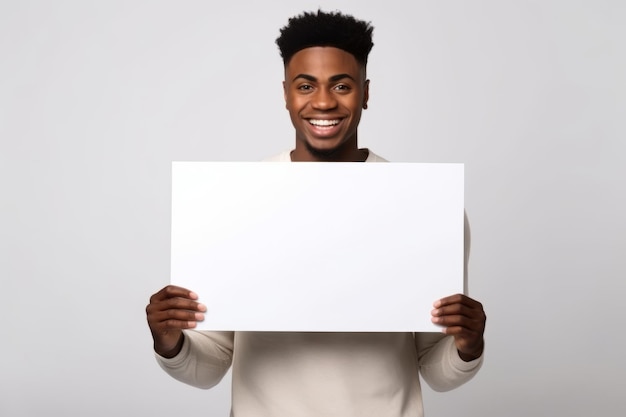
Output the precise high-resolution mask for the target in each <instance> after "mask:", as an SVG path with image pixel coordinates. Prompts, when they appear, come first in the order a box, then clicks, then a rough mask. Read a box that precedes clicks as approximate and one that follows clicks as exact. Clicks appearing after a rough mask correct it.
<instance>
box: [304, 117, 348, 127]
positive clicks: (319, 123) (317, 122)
mask: <svg viewBox="0 0 626 417" xmlns="http://www.w3.org/2000/svg"><path fill="white" fill-rule="evenodd" d="M308 121H309V123H310V124H312V125H313V126H315V127H321V128H324V127H329V128H330V127H333V126H337V125H338V124H339V122H341V120H340V119H334V120H325V119H309V120H308Z"/></svg>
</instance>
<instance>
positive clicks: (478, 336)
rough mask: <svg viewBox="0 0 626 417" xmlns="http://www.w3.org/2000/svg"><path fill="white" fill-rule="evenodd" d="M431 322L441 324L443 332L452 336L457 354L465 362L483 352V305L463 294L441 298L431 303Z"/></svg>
mask: <svg viewBox="0 0 626 417" xmlns="http://www.w3.org/2000/svg"><path fill="white" fill-rule="evenodd" d="M433 306H434V307H435V309H434V310H433V311H432V312H431V314H432V316H433V317H432V322H433V323H435V324H439V325H441V326H443V329H442V331H443V333H445V334H448V335H452V336H454V343H455V344H456V348H457V350H458V351H459V356H460V357H461V359H463V360H464V361H466V362H469V361H471V360H474V359H476V358H478V357H480V355H481V354H482V352H483V347H484V340H483V334H484V333H485V322H486V321H487V316H486V315H485V312H484V310H483V305H482V304H481V303H479V302H478V301H476V300H473V299H471V298H470V297H468V296H466V295H463V294H455V295H452V296H450V297H445V298H442V299H441V300H437V301H435V303H434V304H433Z"/></svg>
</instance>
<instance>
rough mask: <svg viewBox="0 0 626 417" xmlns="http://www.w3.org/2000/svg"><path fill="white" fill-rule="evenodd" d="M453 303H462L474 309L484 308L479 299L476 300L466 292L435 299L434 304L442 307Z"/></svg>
mask: <svg viewBox="0 0 626 417" xmlns="http://www.w3.org/2000/svg"><path fill="white" fill-rule="evenodd" d="M451 304H462V305H465V306H467V307H470V308H474V309H480V310H482V309H483V305H482V304H481V303H480V302H479V301H476V300H474V299H473V298H470V297H468V296H467V295H465V294H454V295H451V296H448V297H444V298H441V299H439V300H437V301H435V302H434V303H433V306H434V307H435V308H440V307H444V306H447V305H451Z"/></svg>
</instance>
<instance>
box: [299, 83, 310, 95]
mask: <svg viewBox="0 0 626 417" xmlns="http://www.w3.org/2000/svg"><path fill="white" fill-rule="evenodd" d="M297 89H298V91H301V92H303V93H308V92H310V91H312V90H313V86H312V85H310V84H301V85H299V86H298V87H297Z"/></svg>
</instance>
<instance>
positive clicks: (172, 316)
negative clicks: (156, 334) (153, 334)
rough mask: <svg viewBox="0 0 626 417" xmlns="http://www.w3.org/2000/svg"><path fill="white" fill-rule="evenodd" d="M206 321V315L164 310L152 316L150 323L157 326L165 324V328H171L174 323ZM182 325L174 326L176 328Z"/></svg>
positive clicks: (186, 311)
mask: <svg viewBox="0 0 626 417" xmlns="http://www.w3.org/2000/svg"><path fill="white" fill-rule="evenodd" d="M202 320H204V314H203V313H199V312H194V311H188V310H164V311H159V312H156V313H154V314H152V315H151V317H150V321H151V322H153V323H155V324H161V323H164V324H165V326H166V327H167V326H170V325H172V323H174V322H191V321H193V322H196V321H202ZM179 325H180V324H174V327H177V326H179Z"/></svg>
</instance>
